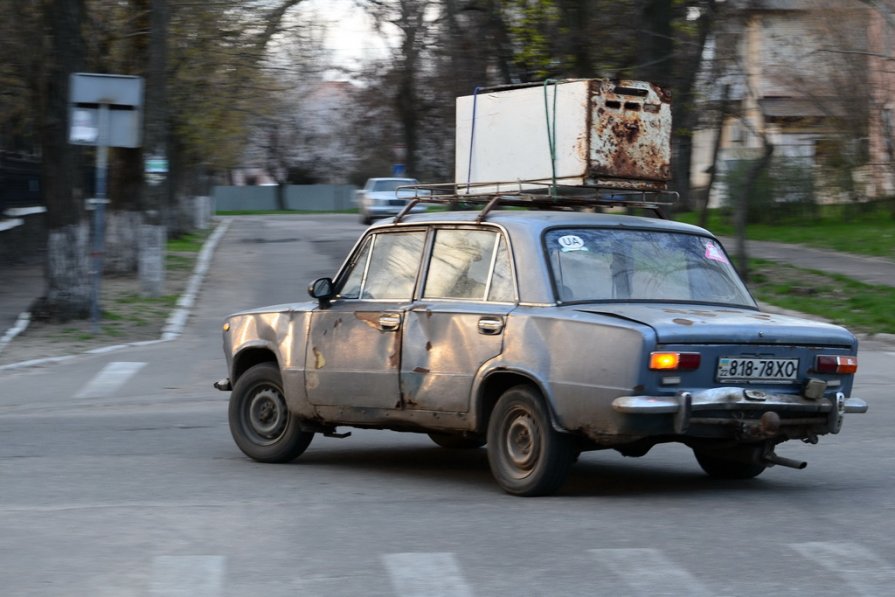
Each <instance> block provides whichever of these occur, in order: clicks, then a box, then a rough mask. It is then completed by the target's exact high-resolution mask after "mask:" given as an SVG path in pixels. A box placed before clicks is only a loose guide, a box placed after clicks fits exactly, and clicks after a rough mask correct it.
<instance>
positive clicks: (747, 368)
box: [718, 357, 799, 383]
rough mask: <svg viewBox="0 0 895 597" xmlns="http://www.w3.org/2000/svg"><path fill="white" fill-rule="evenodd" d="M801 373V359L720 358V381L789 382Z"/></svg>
mask: <svg viewBox="0 0 895 597" xmlns="http://www.w3.org/2000/svg"><path fill="white" fill-rule="evenodd" d="M798 375H799V359H762V358H748V357H722V358H720V359H718V381H767V382H780V383H783V382H787V381H793V380H795V379H796V378H797V377H798Z"/></svg>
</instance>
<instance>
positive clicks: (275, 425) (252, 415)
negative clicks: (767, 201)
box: [246, 386, 286, 441]
mask: <svg viewBox="0 0 895 597" xmlns="http://www.w3.org/2000/svg"><path fill="white" fill-rule="evenodd" d="M246 414H247V415H248V417H247V418H248V421H247V422H248V424H249V428H250V429H251V431H252V432H254V434H255V435H257V436H258V437H259V438H260V439H262V440H268V441H270V440H276V439H277V438H278V437H280V435H281V434H282V433H283V429H285V428H286V404H285V401H284V400H283V395H282V394H281V393H280V392H279V391H278V390H277V389H275V388H271V387H269V386H268V387H263V388H261V389H259V390H258V391H257V392H255V394H254V395H253V396H252V398H251V400H250V401H249V403H248V409H247V413H246Z"/></svg>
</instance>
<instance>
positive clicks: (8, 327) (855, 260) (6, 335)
mask: <svg viewBox="0 0 895 597" xmlns="http://www.w3.org/2000/svg"><path fill="white" fill-rule="evenodd" d="M309 217H310V216H309ZM345 217H346V218H349V217H350V218H354V216H345ZM720 240H721V242H722V243H723V244H724V246H725V247H726V248H727V250H728V252H729V253H731V254H732V253H733V251H734V240H733V239H731V238H721V239H720ZM747 251H748V253H749V255H750V256H751V257H756V258H761V259H768V260H773V261H779V262H784V263H789V264H791V265H794V266H796V267H800V268H805V269H812V270H818V271H824V272H830V273H836V274H841V275H843V276H848V277H849V278H852V279H855V280H858V281H860V282H865V283H867V284H876V285H883V286H893V287H895V261H892V260H889V259H884V258H881V257H868V256H862V255H857V254H852V253H839V252H836V251H827V250H823V249H815V248H811V247H806V246H804V245H792V244H786V243H776V242H765V241H749V242H748V243H747ZM43 268H44V265H43V262H42V261H38V260H32V261H31V262H27V263H20V264H15V265H11V266H6V267H4V268H3V270H2V271H0V350H2V349H3V346H4V339H11V337H12V336H13V335H15V334H16V333H18V332H19V331H20V328H21V327H22V326H23V325H27V321H26V320H27V315H28V310H29V308H30V306H31V304H32V303H33V302H34V301H35V299H37V298H39V297H40V296H41V295H42V294H43V292H44V290H45V282H44V269H43Z"/></svg>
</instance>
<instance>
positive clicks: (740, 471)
mask: <svg viewBox="0 0 895 597" xmlns="http://www.w3.org/2000/svg"><path fill="white" fill-rule="evenodd" d="M693 454H694V455H695V456H696V462H698V463H699V466H700V467H702V470H703V471H705V473H706V474H707V475H708V476H710V477H714V478H716V479H752V478H755V477H757V476H758V475H760V474H761V473H762V472H764V470H765V469H766V468H767V465H766V464H764V463H763V462H762V461H761V456H762V454H764V446H748V447H744V448H735V449H733V450H730V451H728V452H727V453H725V452H723V451H719V450H704V449H696V448H694V449H693Z"/></svg>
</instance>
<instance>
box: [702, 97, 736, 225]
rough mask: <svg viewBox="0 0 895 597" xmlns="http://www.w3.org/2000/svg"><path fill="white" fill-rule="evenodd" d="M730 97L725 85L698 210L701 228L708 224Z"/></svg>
mask: <svg viewBox="0 0 895 597" xmlns="http://www.w3.org/2000/svg"><path fill="white" fill-rule="evenodd" d="M729 95H730V85H725V86H724V87H723V88H722V90H721V105H720V106H719V107H718V124H717V126H716V127H715V128H716V129H717V130H718V134H717V135H715V144H714V146H713V147H712V165H711V166H709V184H708V185H706V189H705V198H704V199H703V201H702V205H701V206H700V209H699V225H700V226H701V227H703V228H705V227H706V225H707V224H708V223H709V201H711V199H712V187H713V186H715V179H716V178H717V177H718V156H719V155H720V154H721V135H722V133H723V132H724V120H725V119H726V118H727V98H728V96H729Z"/></svg>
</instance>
